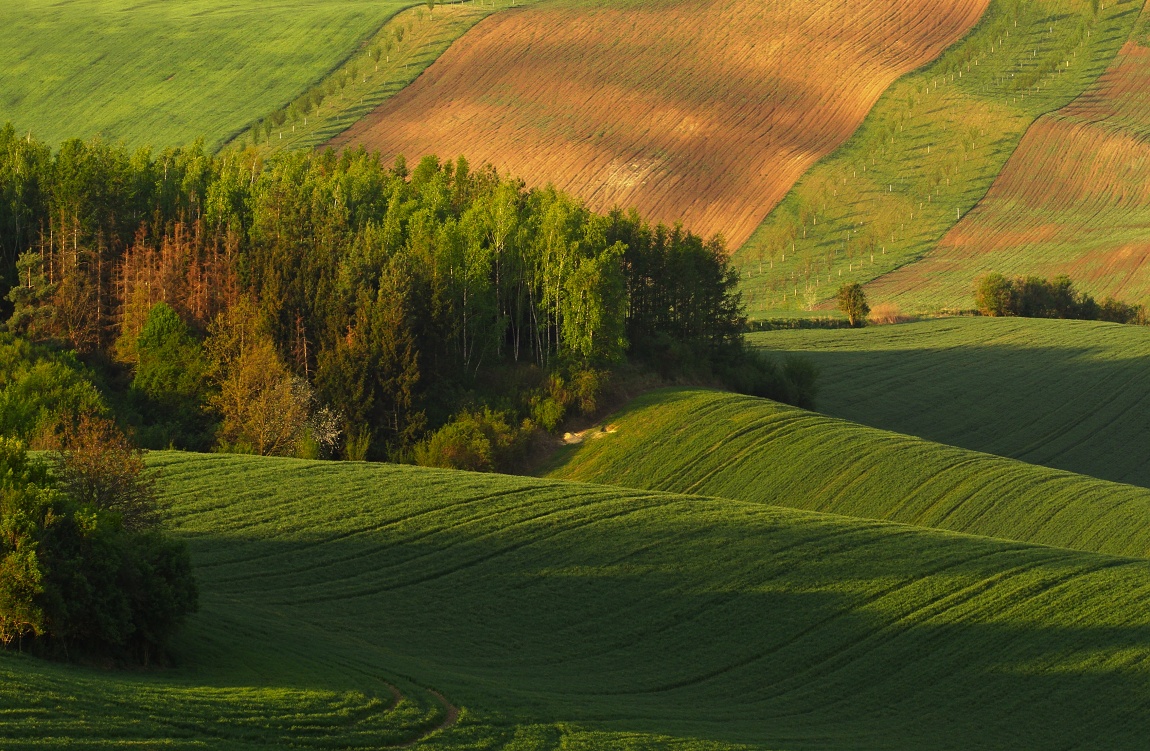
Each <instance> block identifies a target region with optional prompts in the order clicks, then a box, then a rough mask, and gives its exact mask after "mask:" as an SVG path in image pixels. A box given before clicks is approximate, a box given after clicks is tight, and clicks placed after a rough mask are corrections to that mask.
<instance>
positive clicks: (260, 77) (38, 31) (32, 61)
mask: <svg viewBox="0 0 1150 751" xmlns="http://www.w3.org/2000/svg"><path fill="white" fill-rule="evenodd" d="M408 4H410V3H408V2H404V1H403V0H383V2H372V1H369V0H309V2H295V1H294V0H270V1H269V2H262V3H244V2H239V3H237V2H234V0H182V1H181V2H178V3H175V2H162V1H160V0H145V2H137V1H135V0H63V1H62V2H49V0H5V2H3V3H0V124H3V123H4V122H5V121H11V122H12V123H14V124H15V125H16V127H17V128H19V129H23V130H31V131H32V133H33V134H34V135H35V136H36V137H37V138H40V139H42V140H46V141H49V142H58V141H60V140H63V139H65V138H88V137H90V136H94V135H97V134H100V135H102V136H104V137H105V138H107V139H110V140H114V141H119V140H123V141H126V142H127V143H129V144H130V145H133V146H139V145H145V144H149V145H153V146H157V147H162V146H169V145H175V144H182V143H187V142H190V141H192V140H193V139H195V138H197V137H200V136H203V137H204V138H205V139H206V141H207V143H208V145H209V146H212V147H214V146H218V145H219V144H221V143H223V142H224V141H225V140H228V139H229V138H230V137H232V136H233V135H234V134H236V133H237V132H239V131H241V130H243V129H245V128H246V127H247V126H248V125H249V124H250V123H251V122H252V120H253V119H255V118H258V117H262V116H263V115H266V114H267V113H269V112H271V111H272V110H274V109H276V108H277V107H280V106H282V105H284V104H286V103H287V102H288V101H289V100H291V99H293V98H295V97H296V96H297V95H298V94H300V93H301V92H302V91H303V90H304V89H305V88H307V87H308V86H309V85H311V84H313V83H315V82H316V81H318V80H320V79H322V78H323V77H324V76H325V75H326V74H327V73H328V71H330V70H332V69H333V68H334V67H336V66H337V65H339V63H340V62H341V61H342V60H343V59H344V58H345V57H347V56H348V55H350V54H351V53H352V52H353V51H354V50H355V49H356V46H357V45H358V44H359V42H360V40H362V39H364V38H365V37H367V36H369V35H371V34H372V33H373V32H375V30H376V29H378V28H379V27H380V26H381V25H382V24H383V22H384V21H386V20H387V19H388V17H390V16H391V15H393V14H395V13H396V12H398V11H399V10H400V9H401V8H403V7H404V6H405V5H408Z"/></svg>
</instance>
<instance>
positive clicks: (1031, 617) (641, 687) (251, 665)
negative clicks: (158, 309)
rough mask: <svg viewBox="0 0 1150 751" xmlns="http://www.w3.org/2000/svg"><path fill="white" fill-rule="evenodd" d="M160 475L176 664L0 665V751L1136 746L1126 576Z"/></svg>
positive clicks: (1134, 656)
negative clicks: (180, 611) (178, 575)
mask: <svg viewBox="0 0 1150 751" xmlns="http://www.w3.org/2000/svg"><path fill="white" fill-rule="evenodd" d="M158 462H159V464H160V465H161V466H162V468H163V470H164V472H165V474H166V476H167V478H168V482H169V483H170V487H171V489H172V490H171V497H172V500H173V501H174V504H175V505H174V508H173V511H172V518H173V522H174V524H175V527H176V529H177V530H178V532H179V534H181V535H183V536H184V537H186V538H187V539H188V540H189V543H190V544H191V547H192V551H193V557H194V560H195V564H196V567H197V572H198V575H199V577H200V581H201V586H202V589H203V610H202V612H201V613H200V614H199V615H198V616H196V617H195V618H194V620H193V621H192V623H190V624H189V626H188V628H187V630H186V632H185V634H184V635H183V637H182V639H181V641H180V644H179V645H178V649H177V655H176V656H177V658H178V660H179V666H178V667H176V668H173V669H166V670H149V671H139V672H127V673H124V672H114V671H111V672H110V671H102V670H95V669H86V668H76V667H66V666H60V665H45V664H44V663H41V662H38V661H36V660H33V659H29V658H23V657H20V656H17V655H13V654H11V653H0V706H2V707H3V711H0V745H3V746H4V747H5V748H6V749H16V748H37V747H40V748H46V747H59V746H64V745H68V746H76V747H84V748H99V747H111V746H116V745H125V744H129V743H135V744H138V745H143V746H148V747H161V746H162V747H165V748H193V747H202V746H203V745H204V744H207V745H209V746H211V747H213V748H236V749H254V748H272V747H275V748H280V747H285V746H289V745H291V746H298V747H304V748H378V747H385V746H390V745H398V744H402V743H405V742H409V741H412V740H416V741H420V745H419V747H420V748H428V749H453V748H470V749H498V748H503V749H520V750H522V749H539V750H540V751H542V750H543V749H554V748H559V747H562V748H565V749H575V750H577V751H582V750H587V751H590V750H591V749H604V748H615V749H644V748H656V749H678V750H680V751H682V750H684V749H734V748H739V749H747V748H755V749H775V750H776V751H778V750H781V749H843V751H846V750H847V749H851V750H854V749H860V748H868V749H980V748H987V749H989V748H1054V747H1068V748H1069V747H1073V748H1083V749H1091V748H1098V749H1103V748H1104V749H1126V748H1129V749H1137V748H1141V747H1142V746H1143V744H1144V741H1145V738H1146V734H1147V733H1148V732H1150V698H1148V697H1150V669H1148V668H1147V665H1150V659H1148V658H1150V604H1148V603H1150V562H1147V561H1145V560H1137V559H1125V558H1114V557H1107V556H1103V555H1098V554H1088V553H1081V552H1076V551H1069V550H1059V549H1054V548H1044V547H1038V546H1031V545H1023V544H1018V543H1011V542H1005V541H998V540H991V539H987V538H979V537H971V536H965V535H956V534H951V533H945V532H936V531H931V530H923V529H916V528H913V527H903V526H896V525H890V524H882V523H875V522H865V521H858V520H851V519H846V518H842V517H835V516H829V515H820V514H812V513H806V512H799V511H791V510H784V509H779V508H772V507H770V506H766V505H763V504H753V503H741V502H737V501H728V500H717V499H702V498H692V497H685V496H673V495H665V494H658V493H638V492H633V491H625V490H620V489H612V488H606V487H596V486H587V485H572V484H564V483H554V482H552V483H548V482H542V481H537V480H529V479H522V478H508V477H498V476H478V475H467V474H460V473H451V472H442V471H431V470H419V469H414V468H404V467H393V466H381V465H348V464H333V463H314V462H301V461H295V460H276V459H260V458H255V457H228V456H219V455H216V456H183V455H177V454H168V455H162V456H161V457H159V459H158ZM391 686H394V687H395V691H398V692H399V693H401V694H402V696H403V697H404V698H403V699H399V700H398V703H396V702H397V699H396V697H395V693H393V689H392V688H391ZM432 689H434V690H435V691H438V692H442V696H443V697H444V702H441V701H440V700H439V698H438V697H437V695H436V694H434V693H432ZM452 705H454V706H452ZM455 707H458V708H459V710H460V711H459V713H458V714H456V712H455ZM437 728H438V729H437Z"/></svg>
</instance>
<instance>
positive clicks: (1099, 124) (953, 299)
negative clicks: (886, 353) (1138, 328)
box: [869, 10, 1150, 310]
mask: <svg viewBox="0 0 1150 751" xmlns="http://www.w3.org/2000/svg"><path fill="white" fill-rule="evenodd" d="M1147 15H1148V13H1147V11H1146V10H1143V14H1142V19H1141V20H1140V22H1139V27H1138V29H1136V30H1135V33H1134V35H1133V36H1132V38H1131V39H1130V41H1128V42H1127V43H1126V45H1125V46H1124V47H1123V48H1122V51H1121V53H1119V55H1118V57H1117V58H1116V59H1115V61H1114V63H1113V64H1112V65H1111V66H1110V68H1109V70H1107V71H1106V73H1105V74H1104V75H1103V76H1102V77H1101V78H1100V79H1099V80H1098V82H1097V83H1096V84H1095V85H1094V86H1093V87H1091V89H1090V90H1089V91H1087V92H1086V93H1084V94H1083V95H1082V96H1081V97H1079V98H1078V99H1076V100H1074V101H1073V102H1071V103H1070V104H1068V105H1067V106H1065V107H1063V108H1062V109H1060V110H1058V111H1057V112H1054V113H1051V114H1050V115H1046V116H1044V117H1042V118H1040V119H1039V120H1038V122H1036V123H1035V124H1034V126H1033V127H1032V128H1031V129H1030V130H1029V131H1027V133H1026V136H1025V137H1024V138H1023V139H1022V142H1021V143H1020V144H1019V145H1018V149H1017V150H1016V151H1015V152H1014V155H1013V156H1011V158H1010V161H1008V162H1007V163H1006V168H1005V169H1004V170H1003V171H1002V174H1001V175H999V177H998V179H997V180H995V182H994V185H993V186H992V187H991V189H990V192H989V193H988V194H987V196H986V198H984V199H983V200H982V201H981V202H980V203H979V204H978V206H976V207H975V208H974V210H973V211H971V212H970V213H969V214H967V215H966V216H965V217H964V218H963V220H962V221H961V222H959V223H958V224H957V225H956V226H955V227H954V228H953V229H951V231H950V232H948V233H947V235H946V237H944V238H943V240H942V242H941V243H939V246H938V247H937V248H936V249H935V250H933V251H931V252H930V253H929V254H928V255H927V256H926V257H925V258H923V259H922V260H921V261H918V262H917V263H913V264H910V265H909V266H904V267H902V268H901V269H898V270H897V271H895V272H894V273H892V274H888V275H887V276H884V277H882V278H880V279H877V280H875V281H874V282H873V283H872V284H871V285H870V290H869V291H870V293H871V294H872V295H873V296H874V297H876V298H879V299H883V300H893V301H895V302H897V303H898V304H899V305H901V306H902V307H903V308H904V309H910V310H925V309H932V308H933V309H938V308H971V307H974V294H973V288H974V281H975V279H976V278H977V277H978V276H980V275H982V274H985V273H987V272H989V271H998V272H1001V273H1006V274H1020V275H1021V274H1038V275H1041V276H1045V277H1048V278H1049V277H1054V276H1057V275H1058V274H1067V275H1069V276H1070V277H1071V278H1072V279H1074V280H1075V282H1076V283H1077V284H1078V285H1079V286H1080V287H1081V288H1082V289H1084V290H1086V291H1089V292H1091V293H1093V294H1094V295H1096V296H1099V297H1101V296H1105V295H1110V296H1113V297H1117V298H1119V299H1122V300H1127V301H1131V302H1138V303H1145V302H1150V264H1148V263H1147V260H1148V258H1150V93H1148V92H1150V46H1148V45H1147V42H1148V39H1147V33H1148V32H1150V24H1148V23H1147V21H1148V20H1150V19H1148V18H1147Z"/></svg>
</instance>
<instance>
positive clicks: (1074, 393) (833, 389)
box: [751, 318, 1150, 487]
mask: <svg viewBox="0 0 1150 751" xmlns="http://www.w3.org/2000/svg"><path fill="white" fill-rule="evenodd" d="M751 341H752V342H753V343H754V344H755V345H756V346H758V347H762V348H764V349H767V350H771V351H781V352H801V353H803V356H805V357H807V358H808V359H810V360H811V361H813V362H814V363H815V364H816V365H818V366H819V367H820V368H821V370H822V374H821V376H820V380H819V383H820V389H821V391H820V396H819V399H818V409H819V411H821V412H825V413H826V414H829V415H834V416H836V417H843V418H846V419H848V420H854V421H857V422H861V423H865V424H867V425H873V426H875V427H880V428H886V429H888V430H896V431H898V432H900V433H909V434H911V435H917V436H922V437H924V438H929V439H931V440H934V441H940V442H942V443H949V444H953V445H955V446H963V447H965V448H970V449H976V450H979V451H987V452H990V453H993V454H1000V455H1002V456H1010V457H1014V458H1016V459H1022V460H1024V461H1027V462H1032V463H1034V464H1045V465H1048V466H1051V467H1059V468H1061V469H1066V470H1070V471H1072V472H1080V473H1083V474H1088V475H1094V476H1096V477H1101V478H1104V479H1107V480H1115V481H1118V482H1128V483H1133V484H1135V485H1142V486H1145V487H1150V424H1148V423H1147V421H1146V418H1145V414H1146V412H1145V410H1146V402H1147V398H1148V397H1147V394H1150V372H1148V371H1147V368H1146V362H1147V358H1148V357H1150V330H1148V329H1147V328H1145V327H1142V326H1122V325H1118V324H1113V323H1100V322H1094V321H1051V320H1038V319H1027V318H949V319H940V320H933V321H923V322H920V323H910V324H899V325H896V326H874V327H870V328H866V329H855V330H847V329H838V330H801V331H776V332H769V333H761V334H754V335H752V336H751Z"/></svg>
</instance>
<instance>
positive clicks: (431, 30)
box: [230, 0, 533, 153]
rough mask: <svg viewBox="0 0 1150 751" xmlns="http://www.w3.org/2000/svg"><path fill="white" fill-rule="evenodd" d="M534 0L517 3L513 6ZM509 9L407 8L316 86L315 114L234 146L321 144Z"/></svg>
mask: <svg viewBox="0 0 1150 751" xmlns="http://www.w3.org/2000/svg"><path fill="white" fill-rule="evenodd" d="M532 1H533V0H516V2H515V4H516V5H522V4H523V3H524V2H528V3H529V2H532ZM507 7H509V6H508V5H507V4H506V3H504V4H503V5H499V4H498V3H492V4H486V3H476V2H470V3H467V2H459V3H454V4H448V5H437V6H436V7H435V9H434V10H433V11H429V10H428V8H426V7H425V6H423V5H419V6H417V7H414V8H408V9H407V10H405V11H403V12H401V13H398V14H396V15H395V16H394V17H393V18H391V19H390V20H389V21H388V22H387V23H385V24H384V25H383V26H382V27H380V29H379V31H377V32H376V34H375V35H374V36H372V37H370V38H368V39H366V40H364V41H363V42H362V43H361V44H360V46H359V49H358V50H357V51H356V53H355V54H354V55H352V56H351V57H350V58H349V59H348V60H347V61H346V62H344V64H343V65H342V66H341V67H340V68H339V69H338V70H336V71H334V72H332V73H331V74H329V75H328V76H327V77H326V78H325V79H324V81H322V82H321V83H320V84H318V85H317V87H318V88H322V90H323V91H324V93H325V94H326V96H325V98H324V100H323V102H322V104H321V105H320V106H319V107H318V108H317V109H316V110H314V111H312V112H310V113H309V114H308V115H306V116H302V117H301V116H300V115H299V114H297V115H296V116H295V119H294V120H293V119H292V118H291V117H290V116H289V114H288V113H289V110H287V109H286V108H285V109H284V110H283V112H282V113H281V117H282V119H283V123H282V124H281V125H278V126H275V127H274V129H273V130H272V131H271V132H270V133H269V132H267V131H266V130H262V129H261V130H260V132H259V134H258V136H257V135H256V134H255V133H253V132H252V131H251V130H247V131H243V132H241V133H239V134H237V136H236V137H235V138H234V139H233V140H232V141H231V142H230V143H232V144H236V145H244V146H246V145H249V144H251V145H254V146H257V147H258V148H259V149H260V150H261V151H262V152H264V153H275V152H277V151H284V150H287V149H301V148H315V147H317V146H321V145H323V144H324V143H326V142H327V141H329V140H330V139H331V138H333V137H335V136H337V135H339V134H340V133H342V132H343V131H344V130H346V129H347V128H348V127H350V126H351V125H352V124H353V123H355V122H357V121H358V120H360V119H361V118H363V117H364V116H365V115H367V114H368V113H370V112H371V111H372V110H373V109H375V108H376V107H378V106H379V105H380V104H381V103H383V102H384V101H385V100H386V99H387V98H388V97H391V96H393V95H394V94H395V93H396V92H397V91H400V90H401V89H402V88H403V87H405V86H407V85H408V84H410V83H411V82H412V81H414V80H415V79H416V78H417V77H418V76H419V75H420V74H421V73H422V72H423V71H424V70H425V69H426V68H427V66H429V65H431V63H433V62H434V61H435V60H436V58H438V57H439V56H440V55H441V54H443V51H444V50H446V49H447V48H448V47H449V46H450V45H451V43H452V42H454V41H455V40H456V39H458V38H459V37H461V36H463V34H464V33H465V32H466V31H467V30H468V29H470V28H471V27H472V26H474V25H475V24H476V23H478V22H479V21H480V20H482V19H484V18H486V17H487V16H489V15H491V14H492V13H494V12H496V11H497V10H500V9H505V8H507ZM376 54H378V55H379V57H378V60H377V59H376ZM313 88H314V87H313ZM271 114H272V113H264V116H265V117H269V116H270V115H271ZM262 119H263V118H261V120H262Z"/></svg>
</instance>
